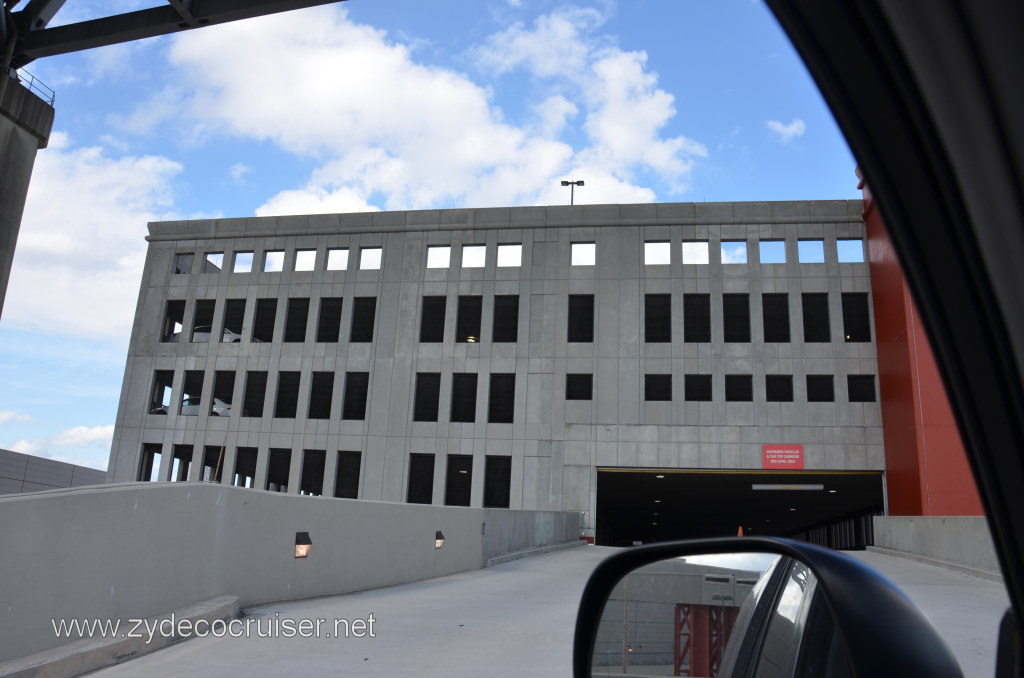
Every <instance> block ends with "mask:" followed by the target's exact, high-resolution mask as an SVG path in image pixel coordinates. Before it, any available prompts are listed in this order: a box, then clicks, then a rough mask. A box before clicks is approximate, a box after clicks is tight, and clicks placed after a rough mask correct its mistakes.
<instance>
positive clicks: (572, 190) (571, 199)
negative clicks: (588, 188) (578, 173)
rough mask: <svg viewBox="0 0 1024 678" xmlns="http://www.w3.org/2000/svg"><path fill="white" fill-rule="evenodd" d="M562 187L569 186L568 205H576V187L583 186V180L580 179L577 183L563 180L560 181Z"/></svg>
mask: <svg viewBox="0 0 1024 678" xmlns="http://www.w3.org/2000/svg"><path fill="white" fill-rule="evenodd" d="M562 185H563V186H570V187H571V188H570V189H569V204H570V205H573V204H575V203H576V187H577V186H582V185H583V179H580V180H579V181H566V180H565V179H562Z"/></svg>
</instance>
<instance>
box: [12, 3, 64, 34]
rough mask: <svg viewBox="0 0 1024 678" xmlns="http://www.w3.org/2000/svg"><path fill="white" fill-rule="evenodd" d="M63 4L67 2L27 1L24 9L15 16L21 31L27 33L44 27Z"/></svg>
mask: <svg viewBox="0 0 1024 678" xmlns="http://www.w3.org/2000/svg"><path fill="white" fill-rule="evenodd" d="M65 2H67V0H29V3H28V4H27V5H25V8H24V9H21V10H19V11H18V13H17V14H16V15H15V16H17V17H18V23H19V24H20V27H21V30H23V31H25V32H28V31H30V30H35V29H37V28H43V27H45V26H46V24H48V23H50V20H51V19H53V17H54V15H55V14H57V12H59V11H60V8H61V7H63V6H64V3H65ZM15 4H16V3H15Z"/></svg>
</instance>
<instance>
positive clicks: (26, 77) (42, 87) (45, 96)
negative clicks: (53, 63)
mask: <svg viewBox="0 0 1024 678" xmlns="http://www.w3.org/2000/svg"><path fill="white" fill-rule="evenodd" d="M11 77H12V78H14V79H15V80H17V81H18V82H20V83H21V84H22V85H24V86H25V87H27V88H28V89H29V91H30V92H33V93H35V94H36V96H38V97H39V98H40V99H42V100H43V101H45V102H46V103H48V104H50V105H51V106H53V102H54V101H55V100H56V98H57V93H56V92H54V91H53V90H52V89H50V87H49V86H48V85H47V84H46V83H45V82H43V81H42V80H40V79H39V78H37V77H36V76H34V75H32V74H31V73H29V72H28V71H26V70H25V69H23V68H22V69H19V70H17V71H15V70H14V69H11Z"/></svg>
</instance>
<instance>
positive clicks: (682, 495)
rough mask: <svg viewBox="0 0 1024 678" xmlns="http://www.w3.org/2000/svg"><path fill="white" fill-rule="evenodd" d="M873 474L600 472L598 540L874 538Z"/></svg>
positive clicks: (850, 542) (848, 541)
mask: <svg viewBox="0 0 1024 678" xmlns="http://www.w3.org/2000/svg"><path fill="white" fill-rule="evenodd" d="M883 507H884V500H883V496H882V474H881V473H880V472H875V471H831V472H779V471H747V472H741V471H679V470H657V469H642V470H641V469H613V468H607V469H598V470H597V537H596V540H597V543H598V544H601V545H606V546H630V545H632V544H634V543H635V542H643V543H649V542H654V541H667V540H672V539H697V538H702V537H726V536H735V535H736V533H737V531H738V530H739V528H740V527H742V528H743V532H744V534H747V535H761V536H788V537H795V538H798V539H804V540H806V541H811V542H814V543H816V544H821V545H823V546H830V547H833V548H863V547H864V545H865V543H867V544H870V543H871V531H870V516H871V515H877V514H880V513H882V511H883Z"/></svg>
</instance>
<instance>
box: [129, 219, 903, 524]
mask: <svg viewBox="0 0 1024 678" xmlns="http://www.w3.org/2000/svg"><path fill="white" fill-rule="evenodd" d="M861 209H862V202H861V201H859V200H851V201H813V202H759V203H678V204H641V205H593V206H572V207H570V206H558V207H522V208H499V209H457V210H432V211H410V212H380V213H362V214H341V215H338V214H335V215H310V216H293V217H265V218H249V219H216V220H201V221H183V222H163V223H153V224H150V236H149V238H148V240H149V242H150V245H149V251H148V255H147V260H146V266H145V272H144V276H143V281H142V286H141V290H140V295H139V302H138V310H137V314H136V323H135V327H134V329H133V333H132V338H131V344H130V348H129V355H128V360H127V366H126V370H125V379H124V385H123V389H122V395H121V402H120V406H119V409H118V415H117V421H116V431H115V434H114V440H113V447H112V451H111V459H110V464H109V474H110V479H111V480H112V481H134V480H139V479H142V478H140V468H141V465H142V450H143V447H144V446H146V445H149V446H151V447H149V448H148V449H149V450H151V451H159V452H160V453H161V456H160V463H159V465H158V466H157V467H156V468H154V469H153V473H152V475H151V476H150V477H151V478H152V479H156V480H169V479H170V478H171V476H172V472H173V471H174V468H173V465H174V459H173V457H174V449H175V446H189V445H191V446H193V450H192V452H191V453H192V455H193V457H192V460H193V463H192V464H191V469H190V471H189V477H190V479H193V480H198V479H200V478H201V477H202V473H203V471H202V468H201V467H202V459H203V455H204V448H205V447H207V446H209V447H211V449H214V450H217V457H218V459H219V461H218V463H219V464H222V465H223V470H224V472H223V477H222V479H223V482H225V483H230V482H232V479H233V478H232V475H233V474H232V470H233V469H234V468H235V462H236V455H237V451H238V450H239V448H251V449H255V450H257V453H258V457H257V459H258V462H257V467H256V472H255V485H256V486H257V487H262V486H263V485H262V483H263V482H264V480H265V479H266V474H267V468H268V456H269V451H270V450H271V449H282V450H289V451H290V452H291V457H290V479H291V480H290V482H289V483H288V487H287V491H288V492H289V493H296V492H298V491H299V483H298V482H297V479H298V478H299V477H300V475H301V473H302V460H303V457H304V451H305V450H318V451H325V452H326V457H325V459H326V463H325V465H324V473H323V494H325V495H328V496H330V495H332V494H333V490H334V481H335V469H336V464H337V456H336V453H337V452H338V451H355V452H359V453H361V466H360V477H359V480H358V498H360V499H372V500H383V501H394V502H402V501H406V500H407V497H408V490H409V488H408V484H409V466H410V458H411V455H414V454H427V455H434V482H433V490H432V503H434V504H443V503H445V486H446V468H447V461H448V460H447V457H448V455H466V456H468V457H471V458H472V469H471V472H470V474H471V478H472V481H471V482H472V487H471V494H470V502H469V505H470V506H473V507H481V506H483V505H484V495H485V477H484V476H485V473H484V469H485V465H486V458H487V457H506V458H508V459H510V463H511V472H510V478H509V485H510V488H509V507H510V508H513V509H532V510H556V511H580V512H583V513H584V514H585V522H586V528H587V531H588V534H593V527H594V526H593V524H592V516H593V514H594V511H595V506H596V474H597V469H598V468H603V467H619V468H623V467H624V468H665V469H748V470H758V469H760V468H761V467H762V456H761V445H762V444H768V443H794V444H796V443H799V444H803V445H804V454H805V469H807V470H874V471H882V470H884V455H883V449H882V429H881V415H880V409H879V404H878V402H877V398H876V400H875V402H849V400H848V398H847V375H865V376H866V377H868V378H870V379H875V378H876V375H877V364H876V359H875V344H874V341H873V330H872V335H871V340H870V341H865V342H859V343H850V342H847V341H845V339H844V336H843V333H844V329H843V327H844V325H843V313H842V306H841V297H842V295H843V294H844V293H860V294H870V291H871V289H870V279H869V274H868V264H867V263H865V262H863V261H862V262H853V263H841V262H840V261H839V260H838V257H837V241H840V240H846V239H854V240H856V239H863V238H864V227H863V223H862V221H861ZM804 240H812V241H821V243H822V246H823V247H822V249H823V252H824V261H822V262H816V263H806V262H801V259H800V254H799V252H800V250H801V248H802V247H803V244H802V243H801V241H804ZM764 241H781V242H782V243H783V245H782V247H783V248H784V251H785V263H762V262H761V260H760V258H759V253H760V249H761V243H762V242H764ZM654 242H667V243H669V250H670V253H671V258H670V263H668V264H660V265H653V264H651V265H649V264H646V263H645V244H646V243H654ZM694 242H696V243H706V245H697V246H696V247H697V249H698V250H700V249H701V248H705V247H706V252H707V259H706V261H707V263H684V261H683V257H682V252H683V245H684V243H694ZM737 242H739V243H744V244H745V249H746V262H747V263H723V258H722V254H721V252H722V245H723V243H726V244H727V246H728V247H730V248H731V247H734V246H735V244H734V243H737ZM580 243H593V244H594V251H595V253H596V255H595V261H594V263H593V264H592V265H573V263H572V256H573V249H574V248H573V245H574V244H580ZM504 245H518V246H520V250H521V252H520V256H521V258H520V261H519V265H506V266H502V265H499V264H498V257H499V252H498V250H499V247H501V246H504ZM432 246H434V247H450V251H449V257H450V260H449V263H448V265H447V266H443V267H439V268H428V267H427V259H428V248H430V247H432ZM471 246H483V247H484V250H482V251H483V252H484V260H483V265H482V266H480V267H467V266H465V265H463V263H464V262H463V255H464V252H463V248H464V247H471ZM374 248H380V251H381V254H382V260H381V265H380V267H379V268H377V269H369V268H365V267H362V268H361V266H360V263H361V261H360V260H361V258H362V257H363V255H364V253H366V251H367V250H371V249H374ZM341 249H344V250H347V255H348V265H347V267H346V268H345V269H344V270H327V265H326V262H327V259H328V256H329V252H330V251H331V250H341ZM303 251H308V252H313V254H301V255H300V254H299V252H303ZM480 251H481V250H477V251H476V252H480ZM268 252H270V253H277V252H280V253H282V254H283V262H282V263H281V265H280V269H281V270H263V269H264V266H263V263H264V261H265V260H266V259H267V257H266V253H268ZM207 253H216V254H220V255H221V257H219V258H218V257H214V258H213V263H211V264H209V265H207V263H206V255H207ZM237 253H243V254H244V253H252V255H251V258H252V262H253V263H252V270H251V271H249V272H234V271H233V269H234V262H235V259H236V254H237ZM507 253H508V250H503V255H504V254H507ZM179 254H191V255H193V262H192V263H191V265H190V267H189V269H188V270H189V271H190V272H185V273H175V272H174V267H175V262H176V260H177V259H176V255H179ZM278 256H281V255H277V254H272V255H271V257H270V258H271V260H272V261H275V260H276V258H277V257H278ZM245 258H246V257H244V256H243V259H245ZM310 260H312V261H313V263H312V270H296V268H297V266H296V262H297V261H300V262H301V264H308V263H309V261H310ZM503 263H504V262H503ZM304 267H305V266H303V265H300V266H299V267H298V268H304ZM270 268H272V269H273V268H276V266H271V267H270ZM765 293H785V294H787V295H788V297H787V299H788V311H789V327H790V332H791V340H790V341H788V342H781V343H780V342H765V341H764V340H763V327H762V294H765ZM803 293H824V294H826V295H827V299H828V314H829V325H830V335H829V339H830V340H829V341H824V342H804V331H803V316H802V306H801V295H802V294H803ZM648 294H667V295H671V297H670V299H671V320H670V332H671V341H668V342H664V343H649V342H647V341H645V334H644V321H645V318H644V308H645V295H648ZM687 294H707V295H710V297H709V298H710V312H711V322H710V328H711V336H710V341H707V342H699V343H697V342H687V341H684V340H683V338H684V331H685V329H686V328H685V326H684V325H685V323H684V311H683V297H684V295H687ZM723 294H747V295H749V322H750V340H749V341H745V342H743V341H741V342H726V341H725V337H724V334H723V296H722V295H723ZM498 295H515V296H517V297H518V336H517V338H516V341H515V342H495V341H492V338H491V331H492V327H493V319H494V314H495V301H494V300H495V297H496V296H498ZM570 295H593V299H594V322H593V341H589V342H570V341H568V334H567V332H568V330H567V327H568V317H567V316H568V304H569V296H570ZM425 296H438V297H444V298H445V299H446V312H445V316H444V333H443V341H440V342H431V343H425V342H421V341H419V338H420V329H421V314H422V313H423V301H422V300H423V298H424V297H425ZM460 296H479V297H480V298H481V301H482V308H481V323H480V327H481V336H480V337H478V338H477V339H478V340H477V341H476V342H475V343H460V342H457V341H456V340H455V339H456V337H455V334H456V331H457V308H458V306H459V297H460ZM357 297H373V298H375V299H376V316H375V323H374V327H373V339H372V341H370V342H351V341H349V340H348V339H349V331H350V327H351V324H352V312H353V300H354V299H355V298H357ZM324 298H340V299H342V300H343V301H342V311H341V320H340V324H341V336H340V339H339V340H338V341H332V342H318V341H316V339H317V323H318V309H319V308H320V305H321V300H322V299H324ZM233 299H234V300H242V299H244V300H245V312H244V322H243V327H242V331H241V332H240V334H241V335H242V336H241V339H240V341H239V342H237V343H225V342H223V341H217V339H218V338H219V337H220V328H221V327H222V326H223V323H224V313H225V305H226V301H227V300H233ZM259 299H276V300H278V303H277V308H276V319H275V323H274V335H273V338H272V340H270V341H264V342H254V341H252V332H253V323H254V313H255V306H256V302H257V300H259ZM289 299H309V312H308V317H307V320H306V328H305V329H306V331H305V337H304V340H303V341H301V342H285V341H283V332H284V326H285V324H286V321H287V318H286V314H287V307H288V300H289ZM203 300H206V301H213V302H214V305H213V309H214V310H213V316H212V326H213V328H214V331H213V336H211V339H212V341H210V342H202V343H193V342H189V341H187V333H188V332H189V330H190V329H191V328H192V327H193V325H194V322H193V320H194V314H195V313H196V310H197V302H198V301H203ZM168 301H181V302H184V315H183V317H182V318H181V319H180V320H181V322H180V324H181V326H182V330H181V334H180V337H179V339H180V340H179V341H176V342H168V341H161V335H162V333H163V332H164V323H165V315H166V312H167V311H166V309H167V303H168ZM870 306H871V304H870V301H869V303H868V307H869V308H870ZM871 325H872V328H873V322H872V323H871ZM157 371H166V372H167V373H171V374H173V384H172V387H171V389H170V393H171V396H170V407H169V408H168V409H169V412H168V414H167V415H159V414H148V412H149V411H150V410H151V409H152V407H151V404H152V394H153V390H154V379H155V374H156V372H157ZM251 371H260V372H266V373H267V374H268V377H267V387H266V397H265V402H266V407H265V409H264V412H263V416H262V417H253V416H239V413H238V412H237V410H238V409H239V408H237V407H236V408H235V410H236V412H235V414H232V416H229V417H221V416H210V415H209V413H208V407H206V408H204V409H203V411H201V412H200V413H199V414H197V415H195V416H193V415H182V414H180V413H179V412H178V405H179V404H180V402H181V398H182V396H183V393H184V390H183V389H184V380H185V377H186V372H192V373H202V375H203V377H202V379H203V381H202V398H201V400H202V402H203V403H209V402H211V398H212V389H213V386H214V381H215V380H216V379H217V372H224V373H233V374H234V375H235V378H234V385H233V391H232V400H231V402H233V403H236V405H237V403H240V402H242V401H243V398H244V392H245V388H246V383H245V382H246V375H247V372H251ZM282 371H287V372H295V373H298V375H299V388H298V394H297V403H296V405H295V409H296V415H295V416H294V417H289V418H275V417H274V416H273V414H274V409H275V408H274V403H275V397H276V395H275V388H276V385H277V383H278V375H279V373H280V372H282ZM348 372H368V373H369V386H368V392H367V404H366V411H365V418H364V419H362V420H349V419H343V418H342V404H343V399H344V391H345V381H346V378H345V375H346V373H348ZM314 373H333V374H334V381H333V391H332V393H331V398H330V403H331V405H330V407H331V409H330V416H329V418H326V419H310V418H307V417H306V416H305V415H306V413H307V412H308V409H309V399H310V395H311V379H312V376H313V374H314ZM417 373H435V374H439V375H440V397H439V400H438V402H437V406H438V411H437V421H436V422H433V421H429V422H428V421H413V410H414V405H415V403H414V400H415V389H416V380H417ZM463 373H469V374H477V375H478V384H477V391H476V394H477V395H476V404H475V416H474V417H473V418H474V419H475V421H473V422H469V423H466V422H452V421H451V418H452V417H451V404H452V400H451V397H452V388H453V375H457V374H463ZM492 374H504V375H514V394H515V395H514V406H513V413H514V414H513V417H512V423H489V422H488V415H489V409H488V408H489V402H488V401H489V383H490V375H492ZM566 374H591V375H593V393H592V397H591V399H589V400H567V399H566ZM648 374H669V375H672V379H671V400H669V401H648V400H645V391H644V384H645V375H648ZM686 375H711V378H712V399H711V400H710V401H708V402H695V401H689V400H686V397H685V394H684V379H685V377H686ZM726 375H749V376H750V377H752V384H753V388H752V392H753V398H752V400H751V401H746V402H730V401H727V400H726V397H725V388H724V380H725V377H726ZM766 375H792V385H793V399H792V402H768V401H767V400H766V393H765V377H766ZM805 375H833V381H834V393H835V397H834V401H833V402H808V399H807V394H806V388H805V383H806V382H805ZM875 383H876V384H877V381H875ZM875 390H876V392H877V387H876V388H875ZM193 395H194V394H193ZM180 449H184V450H186V451H187V447H185V448H179V450H180ZM145 479H146V480H148V479H150V478H145Z"/></svg>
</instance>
